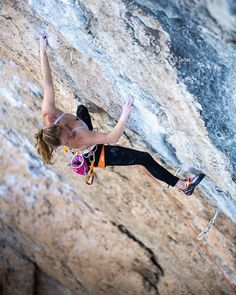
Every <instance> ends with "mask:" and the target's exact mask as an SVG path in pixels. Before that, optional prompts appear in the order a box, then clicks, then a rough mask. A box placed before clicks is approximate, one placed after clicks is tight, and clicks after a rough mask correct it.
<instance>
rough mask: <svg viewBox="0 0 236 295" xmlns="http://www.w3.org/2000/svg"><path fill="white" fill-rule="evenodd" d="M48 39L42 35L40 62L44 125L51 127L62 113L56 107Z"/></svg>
mask: <svg viewBox="0 0 236 295" xmlns="http://www.w3.org/2000/svg"><path fill="white" fill-rule="evenodd" d="M46 51H47V37H46V35H40V61H41V68H42V74H43V104H42V114H43V118H44V123H45V124H46V125H49V124H50V123H52V122H53V121H54V120H55V117H56V116H57V115H58V114H59V113H61V111H60V110H58V109H57V108H56V106H55V94H54V88H53V82H52V74H51V69H50V65H49V62H48V57H47V52H46Z"/></svg>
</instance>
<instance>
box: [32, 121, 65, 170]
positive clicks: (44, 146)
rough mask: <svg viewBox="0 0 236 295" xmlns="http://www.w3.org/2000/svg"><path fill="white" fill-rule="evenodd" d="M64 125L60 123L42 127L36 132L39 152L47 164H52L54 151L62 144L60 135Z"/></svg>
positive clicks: (36, 145)
mask: <svg viewBox="0 0 236 295" xmlns="http://www.w3.org/2000/svg"><path fill="white" fill-rule="evenodd" d="M61 131H62V126H61V125H59V124H55V125H51V126H49V127H47V128H44V129H40V130H39V131H38V132H36V133H35V135H34V137H35V138H36V141H37V142H36V144H35V147H36V148H37V152H38V154H39V155H40V156H41V157H42V159H43V161H44V163H45V164H50V165H52V164H53V162H52V157H53V152H54V151H55V150H56V148H57V147H58V146H60V145H61V141H60V135H61Z"/></svg>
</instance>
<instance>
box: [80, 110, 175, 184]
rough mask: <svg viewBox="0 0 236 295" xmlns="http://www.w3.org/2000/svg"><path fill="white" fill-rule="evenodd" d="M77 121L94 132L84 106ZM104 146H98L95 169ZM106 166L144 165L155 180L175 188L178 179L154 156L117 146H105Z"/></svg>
mask: <svg viewBox="0 0 236 295" xmlns="http://www.w3.org/2000/svg"><path fill="white" fill-rule="evenodd" d="M76 117H77V119H81V120H83V121H84V122H85V123H86V124H87V125H88V127H89V129H90V130H93V126H92V122H91V118H90V115H89V112H88V110H87V108H86V107H85V106H83V105H80V106H78V109H77V113H76ZM101 149H102V145H98V148H97V150H96V152H95V165H94V166H95V167H97V165H98V160H99V156H100V153H101ZM105 165H106V166H131V165H142V166H144V167H145V168H146V169H147V170H148V171H149V172H150V173H151V174H152V175H153V176H154V177H155V178H157V179H159V180H162V181H164V182H165V183H167V184H169V185H171V186H175V185H176V183H177V181H178V180H179V178H178V177H176V176H174V175H173V174H171V173H170V172H169V171H168V170H166V169H165V168H164V167H162V166H161V165H159V164H158V163H157V162H156V161H155V160H154V159H153V158H152V156H151V155H150V154H149V153H147V152H142V151H137V150H134V149H130V148H125V147H122V146H117V145H114V146H113V145H105Z"/></svg>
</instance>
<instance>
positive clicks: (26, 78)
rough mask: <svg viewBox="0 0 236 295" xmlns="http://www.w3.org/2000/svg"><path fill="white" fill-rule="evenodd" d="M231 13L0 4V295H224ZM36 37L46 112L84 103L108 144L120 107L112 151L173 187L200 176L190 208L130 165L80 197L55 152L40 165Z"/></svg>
mask: <svg viewBox="0 0 236 295" xmlns="http://www.w3.org/2000/svg"><path fill="white" fill-rule="evenodd" d="M157 2H158V3H157ZM235 11H236V6H235V1H233V0H231V1H230V0H227V1H223V0H211V1H210V0H206V1H197V0H178V1H164V0H163V1H162V0H160V1H154V0H147V1H145V0H142V1H141V0H140V1H139V0H136V1H128V0H123V1H121V0H117V1H110V0H109V1H108V0H106V1H102V0H99V1H93V0H87V1H72V0H71V1H70V0H67V1H57V0H52V1H36V0H29V1H28V2H27V1H3V3H2V2H1V3H0V12H1V13H0V24H1V34H0V40H1V48H0V52H1V59H0V73H1V75H0V101H1V107H0V114H1V115H0V126H1V130H0V142H1V152H0V158H1V172H0V175H1V178H0V229H1V230H0V254H1V255H0V294H3V295H8V294H11V295H15V294H17V295H18V294H19V295H28V294H39V295H41V294H48V295H54V294H57V295H77V294H96V295H100V294H101V295H106V294H109V295H110V294H113V295H116V294H117V295H118V294H120V295H124V294H127V295H129V294H131V295H135V294H162V295H163V294H176V295H178V294H181V295H182V294H196V295H197V294H204V295H205V294H206V295H208V294H209V295H211V294H214V295H215V294H216V295H217V294H235V288H236V274H235V269H236V267H235V266H236V263H235V257H236V247H235V221H236V187H235V179H236V144H235V141H236V140H235V127H236V120H235V111H236V102H235V99H236V88H235V83H234V81H235V70H234V69H235V60H236V59H235V57H236V47H235V44H236V33H235V25H236V18H235V15H236V13H235ZM40 32H47V33H48V39H49V46H50V48H49V50H48V54H49V59H50V64H51V68H52V73H53V78H54V84H55V92H56V101H57V105H58V107H59V108H61V109H63V110H65V111H67V112H75V110H76V105H77V104H79V103H83V104H86V105H87V106H88V107H89V110H90V111H91V114H92V118H93V123H94V125H95V126H97V127H98V128H99V130H101V131H109V130H111V128H112V127H113V126H114V125H115V122H116V120H117V119H118V118H119V115H120V112H121V105H122V103H123V102H124V101H125V100H126V99H127V97H129V96H134V97H135V107H134V110H133V112H132V114H131V117H130V119H129V122H128V126H127V130H126V133H125V135H124V136H123V137H122V139H121V140H120V142H119V143H120V144H123V145H125V146H128V147H133V148H137V149H141V150H147V151H149V152H150V153H151V154H152V156H153V157H154V158H155V159H156V160H157V161H159V162H160V163H162V165H164V166H165V167H166V168H168V169H169V170H170V171H171V172H172V173H174V172H175V170H176V169H177V168H181V169H182V177H186V176H189V175H191V173H197V172H203V173H205V174H206V175H207V178H205V179H204V181H203V182H202V184H201V185H200V186H199V188H198V189H197V190H196V191H195V193H194V195H193V196H192V197H191V198H187V197H186V196H185V195H183V194H182V193H181V192H178V190H176V189H174V188H170V189H165V190H163V183H161V182H159V181H156V180H154V179H153V178H151V177H149V175H148V173H146V171H144V169H143V168H142V167H138V166H137V167H134V166H133V167H126V168H124V167H108V168H106V169H105V170H97V174H96V179H95V183H94V185H93V186H91V187H88V186H87V185H86V184H85V182H84V179H83V178H81V177H78V176H77V175H75V174H73V173H72V172H71V171H70V168H69V167H67V165H66V163H67V161H68V160H69V155H66V154H64V153H63V152H62V151H61V150H58V152H57V153H56V155H55V164H54V165H53V166H52V167H46V166H45V165H43V164H42V162H41V160H40V159H39V158H38V156H37V154H36V151H35V149H34V144H35V143H34V132H35V131H36V130H37V128H39V127H42V126H43V125H42V117H41V113H40V108H41V103H42V86H41V71H40V64H39V47H38V33H40ZM215 207H217V208H219V209H220V210H221V213H220V214H219V215H218V217H217V219H216V222H215V225H214V227H213V228H212V229H211V230H210V231H209V233H208V235H207V236H206V237H205V238H204V241H199V240H198V239H197V236H198V235H199V234H200V232H201V231H202V230H204V229H205V228H206V226H207V224H208V223H209V221H210V220H211V218H212V217H213V216H214V212H215ZM218 266H219V267H220V270H219V269H218V268H217V267H218ZM221 271H222V272H221ZM222 273H223V274H224V275H222Z"/></svg>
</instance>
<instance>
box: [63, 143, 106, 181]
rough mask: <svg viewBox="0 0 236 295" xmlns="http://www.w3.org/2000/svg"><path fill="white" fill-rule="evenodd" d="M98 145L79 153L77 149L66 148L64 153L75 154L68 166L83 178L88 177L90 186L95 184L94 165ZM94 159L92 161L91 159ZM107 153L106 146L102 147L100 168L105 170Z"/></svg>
mask: <svg viewBox="0 0 236 295" xmlns="http://www.w3.org/2000/svg"><path fill="white" fill-rule="evenodd" d="M97 148H98V147H97V145H95V146H93V147H92V148H89V149H87V150H85V151H79V150H75V149H71V148H68V147H67V146H64V147H63V149H64V152H68V151H70V152H71V153H72V154H73V157H72V159H71V161H70V163H68V164H67V165H68V166H70V167H71V169H72V170H73V171H74V172H75V173H77V174H79V175H82V176H86V180H85V182H86V183H87V184H88V185H91V184H93V180H94V163H95V152H96V150H97ZM91 158H92V159H91ZM86 159H88V161H89V162H90V165H89V164H88V163H87V161H86ZM105 166H106V165H105V151H104V144H103V145H102V150H101V153H100V156H99V161H98V167H99V168H103V169H104V168H105Z"/></svg>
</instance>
